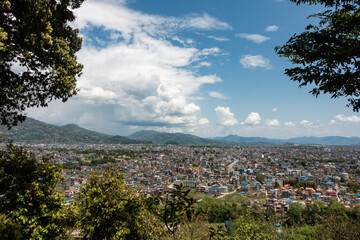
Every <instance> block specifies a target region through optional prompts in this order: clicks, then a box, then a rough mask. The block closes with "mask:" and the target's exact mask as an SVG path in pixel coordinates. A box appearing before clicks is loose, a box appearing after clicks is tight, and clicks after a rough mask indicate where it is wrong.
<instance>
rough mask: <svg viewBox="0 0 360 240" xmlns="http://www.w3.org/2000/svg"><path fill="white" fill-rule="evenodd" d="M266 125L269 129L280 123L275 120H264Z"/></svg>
mask: <svg viewBox="0 0 360 240" xmlns="http://www.w3.org/2000/svg"><path fill="white" fill-rule="evenodd" d="M266 125H267V126H271V127H276V126H280V123H279V121H278V120H277V119H272V120H266Z"/></svg>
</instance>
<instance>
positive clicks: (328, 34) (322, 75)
mask: <svg viewBox="0 0 360 240" xmlns="http://www.w3.org/2000/svg"><path fill="white" fill-rule="evenodd" d="M291 1H292V2H295V3H296V4H298V5H299V4H301V3H308V4H322V5H323V6H324V7H325V8H327V10H326V11H324V12H322V13H317V14H313V15H311V16H310V17H317V18H319V20H320V21H319V25H318V26H313V25H308V26H307V27H306V29H305V31H304V32H303V33H301V34H299V35H297V34H295V35H293V36H292V37H291V38H290V39H289V40H288V42H287V43H286V44H285V45H283V46H278V47H276V48H275V51H276V52H277V54H278V55H280V56H283V57H287V58H288V59H289V60H290V61H291V62H292V63H293V64H297V65H298V66H297V67H294V68H290V69H286V70H285V74H286V75H288V76H289V77H290V79H291V80H293V81H297V82H299V87H302V86H306V85H311V84H314V85H315V86H316V87H314V88H313V89H312V90H311V91H310V93H312V94H313V95H314V96H316V97H317V96H318V95H319V94H320V93H329V94H331V97H332V98H338V97H341V96H344V97H347V98H348V101H349V104H348V105H347V106H352V108H353V110H354V111H356V112H358V111H359V109H360V2H359V0H291Z"/></svg>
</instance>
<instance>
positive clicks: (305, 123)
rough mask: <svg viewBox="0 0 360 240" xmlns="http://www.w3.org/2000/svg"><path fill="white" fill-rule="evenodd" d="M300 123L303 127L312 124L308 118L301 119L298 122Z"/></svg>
mask: <svg viewBox="0 0 360 240" xmlns="http://www.w3.org/2000/svg"><path fill="white" fill-rule="evenodd" d="M300 125H301V126H303V127H307V128H309V127H312V126H313V124H312V123H311V122H309V121H308V120H302V121H301V122H300Z"/></svg>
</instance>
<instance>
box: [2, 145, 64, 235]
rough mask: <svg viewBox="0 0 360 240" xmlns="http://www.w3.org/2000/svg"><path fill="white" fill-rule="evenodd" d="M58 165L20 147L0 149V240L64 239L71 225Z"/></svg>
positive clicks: (9, 146)
mask: <svg viewBox="0 0 360 240" xmlns="http://www.w3.org/2000/svg"><path fill="white" fill-rule="evenodd" d="M59 170H60V169H58V167H57V166H55V165H54V164H52V163H50V162H48V160H46V159H44V161H43V162H42V163H38V162H37V161H36V159H35V156H34V155H33V154H31V153H29V152H27V151H25V150H24V149H22V148H19V147H16V146H13V145H11V144H10V145H8V147H7V148H6V150H5V151H3V150H1V151H0V239H57V238H61V239H63V238H64V237H65V236H66V234H67V230H66V229H67V228H68V227H70V224H69V222H67V212H66V209H65V208H64V205H63V204H64V196H63V194H61V193H59V192H58V191H57V189H56V185H57V184H58V183H60V182H61V180H62V178H61V176H60V173H59Z"/></svg>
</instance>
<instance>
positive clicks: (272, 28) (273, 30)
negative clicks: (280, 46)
mask: <svg viewBox="0 0 360 240" xmlns="http://www.w3.org/2000/svg"><path fill="white" fill-rule="evenodd" d="M277 30H279V26H276V25H270V26H267V27H266V29H265V31H267V32H276V31H277Z"/></svg>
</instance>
